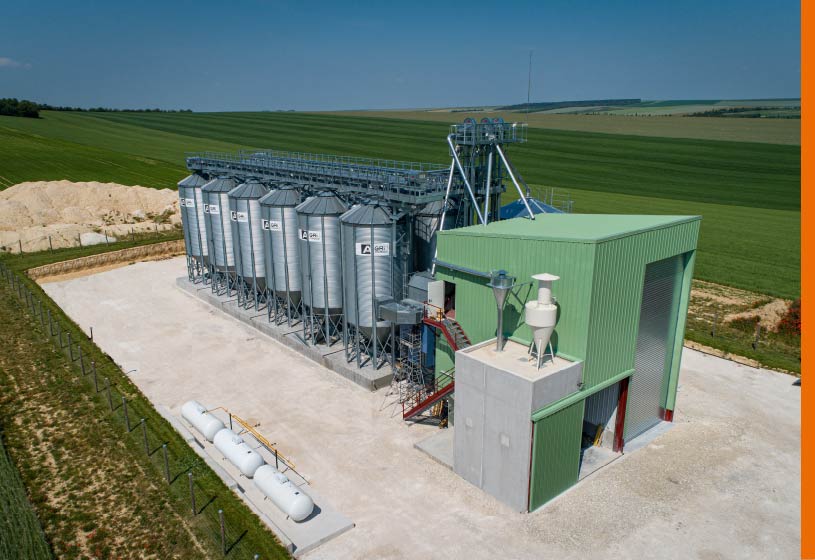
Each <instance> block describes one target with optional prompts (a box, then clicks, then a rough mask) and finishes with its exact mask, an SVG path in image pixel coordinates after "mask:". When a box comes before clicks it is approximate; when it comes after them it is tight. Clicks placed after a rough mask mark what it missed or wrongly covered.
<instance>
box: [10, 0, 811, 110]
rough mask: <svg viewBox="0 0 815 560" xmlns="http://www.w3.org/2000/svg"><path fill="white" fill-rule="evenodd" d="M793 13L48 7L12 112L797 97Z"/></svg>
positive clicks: (315, 5) (36, 23) (658, 0)
mask: <svg viewBox="0 0 815 560" xmlns="http://www.w3.org/2000/svg"><path fill="white" fill-rule="evenodd" d="M799 44H800V15H799V3H798V2H797V1H794V2H793V1H789V0H773V1H767V0H763V1H756V0H741V1H735V0H707V1H697V0H684V1H683V0H676V1H673V2H671V1H663V0H653V1H650V2H647V1H639V0H637V1H617V2H614V1H579V0H573V1H567V0H563V1H560V0H540V1H533V2H511V1H504V2H495V1H493V2H480V1H477V0H473V1H472V2H470V3H452V2H427V3H424V2H403V3H400V2H387V1H384V2H356V3H353V6H352V5H351V4H350V3H349V5H343V4H342V3H327V2H320V1H312V2H273V1H265V0H243V1H235V2H214V1H207V0H198V1H197V2H190V1H166V2H154V1H150V0H146V1H142V2H119V1H114V0H109V1H107V2H96V1H81V2H65V1H50V0H49V1H44V2H37V3H36V7H34V6H29V5H27V3H25V2H14V3H9V4H8V5H6V6H4V7H3V18H2V20H0V97H20V98H28V99H33V100H35V101H41V102H47V103H52V104H57V105H80V106H98V105H102V106H109V107H131V108H135V107H161V108H191V109H193V110H201V111H215V110H264V109H269V110H274V109H297V110H323V109H354V108H411V107H445V106H463V105H482V104H508V103H520V102H524V101H526V89H527V63H528V53H529V50H530V49H531V50H533V51H534V55H533V80H532V98H533V100H537V101H540V100H567V99H569V100H572V99H600V98H621V97H639V98H643V99H734V98H742V99H744V98H764V97H798V95H799V91H800V48H799Z"/></svg>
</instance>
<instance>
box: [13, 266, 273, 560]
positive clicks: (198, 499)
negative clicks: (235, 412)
mask: <svg viewBox="0 0 815 560" xmlns="http://www.w3.org/2000/svg"><path fill="white" fill-rule="evenodd" d="M0 278H1V279H2V280H3V281H4V283H5V284H6V285H7V287H8V288H9V289H10V290H11V291H12V292H13V293H14V295H16V296H17V298H18V299H19V300H20V302H21V304H22V311H23V312H27V314H28V315H29V317H30V318H31V319H32V320H33V321H34V323H35V324H37V323H38V324H39V327H40V330H41V331H42V332H43V334H44V336H45V337H46V338H47V339H49V340H50V341H51V342H53V344H54V346H55V347H56V348H57V349H58V350H59V351H60V353H62V354H63V356H64V357H65V359H66V360H68V361H69V363H70V364H71V365H72V366H73V367H74V371H75V372H76V373H77V374H78V375H79V377H80V379H82V380H84V381H85V383H84V385H85V387H86V389H87V390H88V391H89V392H90V393H91V394H92V396H93V397H94V398H95V400H96V401H97V402H99V401H101V403H100V404H101V406H104V407H106V408H107V409H108V413H109V415H110V418H111V420H112V421H113V422H114V423H115V424H116V425H118V426H120V427H121V429H122V434H123V436H124V437H128V438H131V439H133V440H135V441H136V442H137V445H138V446H140V447H141V448H142V449H143V452H144V454H145V456H146V457H147V458H148V460H149V461H150V463H151V464H152V466H153V467H154V468H155V470H156V471H159V472H160V473H161V476H162V477H163V479H164V481H165V483H166V485H167V488H168V491H169V492H170V493H171V494H172V496H173V497H174V498H175V499H176V500H180V501H186V502H187V504H188V507H187V511H188V514H189V515H190V516H192V517H194V518H196V520H198V521H199V526H200V521H204V523H203V525H204V526H205V530H204V532H205V533H208V534H209V535H210V536H211V537H212V539H213V540H214V541H215V544H216V546H218V547H219V548H220V551H221V553H222V554H223V556H224V557H226V556H229V557H230V558H252V559H253V560H259V559H260V558H261V556H260V554H258V553H257V552H255V551H250V550H248V547H247V546H244V545H243V542H244V537H245V536H246V534H247V532H248V530H247V527H245V526H243V524H241V523H238V522H236V521H235V520H231V519H230V518H229V517H228V516H227V514H226V513H225V512H224V510H223V509H218V508H217V506H216V505H215V502H216V500H217V499H218V498H223V497H224V496H226V494H227V491H226V490H224V491H223V492H224V494H222V495H220V496H219V495H217V494H216V495H213V491H212V488H207V487H205V486H203V485H202V484H201V483H200V481H199V477H198V476H197V475H202V474H204V475H205V473H203V472H202V471H203V470H204V469H207V467H206V466H205V465H204V464H202V463H203V461H202V460H201V459H200V458H199V457H198V456H197V455H195V453H194V451H193V450H192V449H189V447H188V446H187V445H186V443H183V444H182V445H181V449H182V452H180V453H179V452H177V451H174V450H173V449H172V447H173V446H172V445H169V444H170V441H168V438H167V436H166V430H159V429H158V428H159V427H158V426H154V422H156V421H159V422H160V420H156V415H157V414H158V413H157V411H155V409H153V407H152V405H151V404H150V403H149V402H147V401H146V400H145V399H143V398H139V397H136V398H132V397H131V398H129V397H128V394H129V393H132V391H128V390H127V389H126V388H124V387H122V386H120V385H119V384H117V383H115V382H112V381H111V379H115V377H116V376H121V375H124V374H123V372H122V371H121V369H119V368H118V366H116V365H115V363H113V362H112V360H110V361H103V362H101V363H100V362H97V361H96V360H94V359H91V356H93V355H98V353H99V352H101V350H99V348H98V347H96V346H95V345H94V342H93V330H92V329H91V330H90V333H89V335H84V333H82V334H81V335H79V336H78V335H77V331H76V330H74V329H72V328H71V327H70V326H66V325H63V323H62V322H61V321H60V320H59V318H58V317H55V315H56V313H52V311H51V307H50V306H48V305H44V304H43V299H42V298H41V297H38V296H37V294H35V293H34V292H32V291H31V289H30V288H29V287H28V286H27V285H26V283H25V282H24V281H23V280H21V278H20V277H19V275H18V274H17V273H16V272H15V271H14V270H12V269H10V268H9V267H8V266H7V265H6V264H5V263H3V262H0ZM114 368H115V370H114ZM171 429H172V428H171ZM162 432H165V433H162ZM174 433H175V432H174ZM176 435H177V434H176ZM179 438H180V436H179ZM131 443H133V442H131ZM187 450H188V451H187ZM209 474H211V475H212V476H216V475H214V474H212V473H209Z"/></svg>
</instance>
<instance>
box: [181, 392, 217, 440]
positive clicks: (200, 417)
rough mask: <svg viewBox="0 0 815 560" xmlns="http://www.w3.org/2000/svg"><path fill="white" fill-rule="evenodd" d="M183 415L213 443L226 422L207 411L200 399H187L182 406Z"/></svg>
mask: <svg viewBox="0 0 815 560" xmlns="http://www.w3.org/2000/svg"><path fill="white" fill-rule="evenodd" d="M181 416H182V417H183V418H184V420H186V421H187V422H189V423H190V424H192V425H193V427H195V429H196V430H198V431H199V432H201V435H203V436H204V437H205V438H206V439H207V441H209V442H210V443H212V440H213V439H214V438H215V434H217V433H218V432H220V431H221V430H223V429H224V428H225V426H224V423H223V422H221V421H220V420H218V419H217V418H216V417H215V416H213V415H212V414H210V413H209V412H207V409H206V408H204V405H202V404H201V403H199V402H198V401H187V402H185V403H184V406H182V407H181Z"/></svg>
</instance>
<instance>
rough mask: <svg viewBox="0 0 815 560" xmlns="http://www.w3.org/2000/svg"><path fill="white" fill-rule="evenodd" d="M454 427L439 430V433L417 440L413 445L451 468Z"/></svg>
mask: <svg viewBox="0 0 815 560" xmlns="http://www.w3.org/2000/svg"><path fill="white" fill-rule="evenodd" d="M454 430H455V427H453V426H450V427H449V428H445V429H442V430H439V433H437V434H433V435H432V436H430V437H428V438H425V439H423V440H422V441H420V442H417V443H416V444H415V445H414V447H415V448H416V449H418V450H419V451H421V452H422V453H426V454H427V455H428V456H429V457H430V458H431V459H433V460H434V461H436V462H437V463H438V464H440V465H443V466H445V467H447V468H448V469H450V470H453V438H454V433H455V432H454Z"/></svg>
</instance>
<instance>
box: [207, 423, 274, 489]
mask: <svg viewBox="0 0 815 560" xmlns="http://www.w3.org/2000/svg"><path fill="white" fill-rule="evenodd" d="M213 443H214V444H215V448H216V449H217V450H218V451H220V452H221V453H223V455H224V457H226V458H227V459H229V462H230V463H232V464H233V465H235V466H236V467H238V470H240V471H241V473H243V475H244V476H246V477H248V478H252V477H253V476H255V471H256V470H258V467H260V466H261V465H262V464H263V463H264V462H265V461H264V460H263V457H261V456H260V453H258V452H257V451H255V450H254V449H252V448H251V447H249V445H247V444H246V442H245V441H243V438H242V437H241V436H239V435H238V434H236V433H235V432H233V431H232V430H230V429H229V428H224V429H223V430H221V431H220V432H218V433H217V434H215V439H214V440H213Z"/></svg>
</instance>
